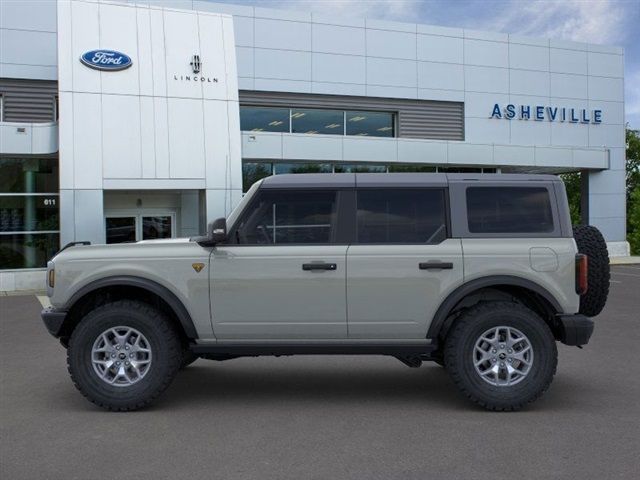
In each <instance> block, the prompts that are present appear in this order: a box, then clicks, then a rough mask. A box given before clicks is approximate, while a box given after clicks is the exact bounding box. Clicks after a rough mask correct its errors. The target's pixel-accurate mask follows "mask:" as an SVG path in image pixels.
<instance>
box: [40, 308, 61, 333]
mask: <svg viewBox="0 0 640 480" xmlns="http://www.w3.org/2000/svg"><path fill="white" fill-rule="evenodd" d="M40 316H41V317H42V321H43V322H44V326H45V327H47V330H48V331H49V333H50V334H51V335H53V336H54V337H56V338H59V337H60V333H61V332H62V326H63V325H64V321H65V319H66V318H67V312H65V311H62V310H56V309H55V308H53V307H48V308H45V309H44V310H42V313H40Z"/></svg>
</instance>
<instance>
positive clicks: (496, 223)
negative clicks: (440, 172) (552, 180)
mask: <svg viewBox="0 0 640 480" xmlns="http://www.w3.org/2000/svg"><path fill="white" fill-rule="evenodd" d="M467 221H468V225H469V232H471V233H545V232H546V233H549V232H552V231H553V229H554V226H553V215H552V213H551V201H550V200H549V192H548V190H547V189H546V188H544V187H469V188H467Z"/></svg>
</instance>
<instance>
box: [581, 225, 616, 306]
mask: <svg viewBox="0 0 640 480" xmlns="http://www.w3.org/2000/svg"><path fill="white" fill-rule="evenodd" d="M573 238H574V239H575V241H576V244H577V245H578V252H580V253H583V254H585V255H586V256H587V257H588V265H589V269H588V277H587V280H588V288H587V293H585V294H584V295H581V296H580V310H579V312H580V313H582V314H583V315H586V316H587V317H595V316H596V315H598V314H599V313H600V312H601V311H602V309H603V308H604V306H605V304H606V303H607V296H608V295H609V276H610V273H609V251H608V250H607V243H606V242H605V241H604V237H603V236H602V234H601V233H600V230H598V229H597V228H596V227H594V226H592V225H574V226H573Z"/></svg>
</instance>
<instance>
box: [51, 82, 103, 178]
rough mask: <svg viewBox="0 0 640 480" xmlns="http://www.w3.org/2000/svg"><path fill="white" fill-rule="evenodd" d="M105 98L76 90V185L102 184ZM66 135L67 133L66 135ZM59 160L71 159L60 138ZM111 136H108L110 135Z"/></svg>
mask: <svg viewBox="0 0 640 480" xmlns="http://www.w3.org/2000/svg"><path fill="white" fill-rule="evenodd" d="M101 132H102V101H101V97H100V95H97V94H95V93H74V94H73V137H72V141H73V157H72V158H73V160H72V161H73V187H74V188H83V189H87V188H89V189H92V188H99V189H101V188H102V141H103V139H102V135H101ZM65 138H67V137H65ZM60 140H61V141H60V163H62V162H69V161H70V160H71V157H68V156H67V150H66V149H65V148H66V144H64V143H62V140H63V138H61V139H60ZM107 140H109V139H107Z"/></svg>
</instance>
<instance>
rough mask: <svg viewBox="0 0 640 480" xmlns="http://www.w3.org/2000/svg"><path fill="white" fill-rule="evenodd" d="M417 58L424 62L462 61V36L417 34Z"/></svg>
mask: <svg viewBox="0 0 640 480" xmlns="http://www.w3.org/2000/svg"><path fill="white" fill-rule="evenodd" d="M417 45H418V51H417V54H418V60H422V61H425V62H444V63H459V64H462V63H463V62H464V58H463V46H462V38H454V37H444V36H439V35H420V34H418V42H417Z"/></svg>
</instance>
